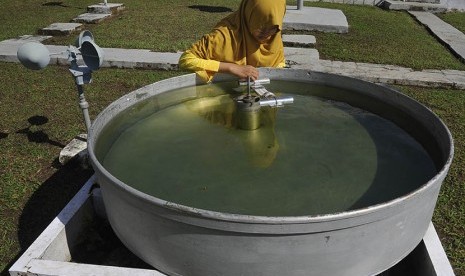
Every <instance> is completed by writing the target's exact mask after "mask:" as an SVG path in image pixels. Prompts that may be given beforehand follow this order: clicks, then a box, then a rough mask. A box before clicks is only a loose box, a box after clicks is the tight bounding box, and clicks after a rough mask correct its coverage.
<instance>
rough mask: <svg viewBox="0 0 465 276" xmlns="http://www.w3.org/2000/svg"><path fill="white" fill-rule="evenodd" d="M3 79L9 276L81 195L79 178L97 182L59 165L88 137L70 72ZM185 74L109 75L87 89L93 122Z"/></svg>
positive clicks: (7, 74)
mask: <svg viewBox="0 0 465 276" xmlns="http://www.w3.org/2000/svg"><path fill="white" fill-rule="evenodd" d="M0 72H2V74H0V118H2V120H1V121H0V137H1V138H0V151H1V152H2V154H1V155H0V183H1V185H0V224H1V225H2V228H1V231H0V271H2V270H4V269H5V268H7V265H8V264H9V263H10V262H11V261H12V259H13V258H14V257H15V256H16V255H17V254H19V253H20V252H21V251H22V250H24V249H26V247H27V246H29V244H30V242H32V241H33V239H35V238H36V237H37V235H38V234H40V232H41V231H42V230H43V229H44V228H45V226H46V225H47V224H48V223H50V221H51V220H52V219H53V217H54V216H56V215H57V214H58V212H59V211H60V210H61V209H62V208H63V207H64V205H65V204H66V202H67V200H69V199H70V197H71V196H72V195H74V193H75V192H76V191H77V189H78V188H79V183H75V182H74V181H73V180H74V178H79V177H81V178H82V177H83V176H86V175H87V176H89V171H87V170H81V169H79V168H74V167H69V168H67V167H65V168H63V167H60V166H58V165H57V162H56V158H57V157H58V154H59V152H60V150H61V148H62V147H63V146H64V145H66V144H67V143H68V142H69V141H70V140H71V139H72V138H73V137H74V136H75V135H77V134H79V133H84V131H85V126H84V123H83V119H82V113H81V110H80V109H79V107H78V103H77V90H76V87H75V85H74V80H73V78H72V77H71V75H70V73H69V72H68V69H67V68H66V67H57V66H49V67H47V68H46V69H44V70H41V71H30V70H27V69H25V68H24V67H22V66H21V65H19V64H15V63H0ZM181 73H182V72H174V71H171V72H169V71H160V72H154V71H141V70H121V69H101V70H99V71H98V72H95V73H94V78H93V80H94V82H93V83H92V84H91V85H88V86H85V94H86V99H87V100H88V101H89V103H90V107H89V111H90V115H91V117H92V118H94V117H95V116H96V115H97V113H98V112H100V111H101V110H103V108H104V107H105V106H107V105H108V104H109V103H110V102H112V101H113V100H115V99H117V98H119V97H120V96H122V95H124V94H126V93H128V92H130V91H133V90H135V89H136V88H138V87H141V86H143V85H146V84H150V83H153V82H155V81H157V80H160V79H165V78H168V77H171V76H175V75H179V74H181ZM57 76H59V77H57ZM61 182H63V183H61ZM60 183H61V185H58V184H60ZM70 183H74V184H73V186H70ZM80 184H82V183H80ZM41 191H43V192H41ZM45 191H47V192H45ZM36 205H37V206H36ZM31 206H35V207H34V208H33V207H31ZM39 210H41V211H39ZM34 214H36V216H34Z"/></svg>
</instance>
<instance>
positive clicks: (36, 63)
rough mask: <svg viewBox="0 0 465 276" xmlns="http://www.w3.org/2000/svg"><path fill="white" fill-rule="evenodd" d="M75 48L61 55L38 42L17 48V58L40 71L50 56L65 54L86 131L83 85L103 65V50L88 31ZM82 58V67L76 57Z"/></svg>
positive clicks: (87, 119) (89, 80)
mask: <svg viewBox="0 0 465 276" xmlns="http://www.w3.org/2000/svg"><path fill="white" fill-rule="evenodd" d="M75 44H76V45H75V46H72V45H70V46H69V47H68V49H67V50H66V51H64V52H61V53H50V52H49V50H48V49H47V47H46V46H45V45H43V44H42V43H39V42H28V43H25V44H23V45H21V46H20V47H19V48H18V52H17V57H18V59H19V61H20V62H21V64H22V65H24V66H25V67H26V68H28V69H32V70H40V69H43V68H45V67H47V65H48V64H49V63H50V56H53V55H62V54H64V53H67V55H68V61H69V62H70V68H69V71H70V73H71V74H72V75H73V77H74V79H75V82H76V85H77V89H78V95H79V106H80V107H81V109H82V112H83V115H84V121H85V124H86V128H87V131H89V129H90V126H91V121H90V117H89V112H88V110H87V109H88V107H89V104H88V103H87V101H86V99H85V97H84V89H83V87H82V86H83V85H84V84H87V83H90V82H91V81H92V75H91V73H92V71H96V70H98V69H99V68H100V66H102V63H103V50H102V49H101V48H100V47H99V46H97V44H95V42H94V37H93V35H92V33H91V32H90V31H87V30H86V31H82V32H81V33H80V34H79V36H78V37H77V39H76V42H75ZM79 55H80V56H81V57H82V60H83V61H84V65H78V58H77V57H78V56H79Z"/></svg>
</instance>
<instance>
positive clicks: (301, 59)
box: [284, 47, 320, 67]
mask: <svg viewBox="0 0 465 276" xmlns="http://www.w3.org/2000/svg"><path fill="white" fill-rule="evenodd" d="M284 56H285V58H286V63H287V64H290V65H291V67H292V66H296V65H300V66H304V65H305V64H307V65H308V64H313V63H317V62H318V60H319V59H320V54H319V53H318V50H316V49H309V48H295V47H284Z"/></svg>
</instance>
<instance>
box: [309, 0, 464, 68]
mask: <svg viewBox="0 0 465 276" xmlns="http://www.w3.org/2000/svg"><path fill="white" fill-rule="evenodd" d="M305 5H306V6H310V5H311V6H316V7H322V8H335V9H340V10H342V11H343V12H344V14H345V15H346V17H347V21H348V23H349V32H348V33H347V34H335V33H320V32H314V33H313V34H314V35H315V37H316V41H317V46H316V48H317V49H318V51H319V52H320V57H321V58H323V59H330V60H341V61H357V62H367V63H381V64H393V65H399V66H404V67H409V68H414V69H425V68H431V69H446V68H447V69H457V70H464V69H465V65H464V64H463V63H461V62H460V61H458V60H457V59H456V58H455V57H454V56H453V55H452V54H451V53H450V52H449V51H448V50H447V49H446V48H445V47H444V46H442V45H441V44H439V43H438V42H437V41H436V39H434V38H433V37H432V36H431V35H430V34H429V33H428V31H427V30H426V29H425V28H424V27H423V26H421V25H419V24H418V23H417V22H416V21H415V20H414V19H413V18H412V17H411V16H410V15H409V14H408V13H406V12H398V11H387V10H382V9H379V8H377V7H373V6H359V5H344V4H331V3H320V2H315V3H307V2H306V3H305Z"/></svg>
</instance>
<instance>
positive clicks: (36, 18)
mask: <svg viewBox="0 0 465 276" xmlns="http://www.w3.org/2000/svg"><path fill="white" fill-rule="evenodd" d="M239 2H240V0H193V1H182V0H132V1H130V2H128V3H125V5H126V7H127V10H126V11H125V12H123V13H121V14H120V15H118V16H116V17H114V18H113V19H111V20H108V21H105V22H104V23H101V24H98V25H87V26H86V28H87V29H90V30H91V31H92V32H93V34H94V36H95V38H96V42H97V43H98V44H99V45H100V46H102V47H127V48H144V49H152V50H157V51H179V50H183V49H185V48H186V47H188V45H190V44H191V43H192V42H194V41H195V40H196V39H197V38H199V37H200V36H201V35H202V34H203V33H205V32H208V31H209V30H210V29H211V27H212V26H213V25H214V24H215V23H216V22H217V21H218V20H219V19H220V18H222V17H224V16H225V15H227V14H228V13H229V12H230V11H232V10H235V9H236V8H237V6H238V3H239ZM90 4H95V2H93V1H87V0H85V1H82V0H79V1H78V0H64V1H62V2H47V1H39V0H29V1H13V0H7V1H4V3H2V9H0V40H4V39H8V38H13V37H17V36H19V35H24V34H35V33H36V32H37V30H38V29H39V28H42V27H45V26H48V25H49V24H51V23H54V22H68V21H69V20H70V19H72V18H74V17H75V16H77V15H78V14H81V13H83V12H85V8H86V6H87V5H90ZM306 5H312V6H319V7H327V8H337V9H341V10H342V11H343V12H344V14H345V15H346V16H347V19H348V22H349V25H350V29H349V33H348V34H326V33H319V32H312V33H313V34H314V35H315V36H316V37H317V46H316V47H317V48H318V50H319V52H320V55H321V56H322V58H325V59H332V60H343V61H357V62H372V63H385V64H395V65H400V66H405V67H411V68H416V69H445V68H447V69H458V70H465V65H464V64H463V63H460V62H459V61H458V60H457V59H455V58H454V57H453V55H451V54H450V53H449V52H448V51H447V50H446V49H445V47H443V46H442V45H440V44H439V43H438V42H437V41H436V40H435V39H434V38H432V37H431V36H430V35H429V34H428V32H427V31H426V30H425V28H424V27H422V26H420V25H419V24H418V23H416V22H415V20H413V18H411V16H409V15H408V14H407V13H404V12H390V11H383V10H380V9H379V8H376V7H369V6H352V5H337V4H327V3H306ZM205 6H206V10H207V11H205ZM173 7H174V9H173ZM173 10H174V12H173ZM464 16H465V14H460V13H453V14H444V15H441V17H442V18H444V20H446V21H448V22H450V23H451V24H453V25H454V26H456V27H457V28H459V29H460V28H463V27H464V24H465V23H464V22H465V19H464ZM453 18H457V19H453ZM449 20H450V21H449ZM454 20H455V21H454ZM11 22H15V24H11ZM461 30H462V31H464V29H461ZM74 39H75V35H72V36H69V37H64V38H53V39H51V40H49V41H48V42H47V43H51V44H62V45H68V44H72V43H74ZM0 72H2V73H1V74H0V118H2V120H0V151H1V153H2V154H1V155H0V224H2V228H1V229H0V271H3V272H2V275H7V270H8V268H9V267H10V266H11V264H12V263H13V262H14V261H15V260H16V258H17V257H19V255H20V254H21V253H22V252H23V250H25V249H26V248H27V247H28V246H29V245H30V243H31V242H32V241H33V240H34V239H35V238H36V237H37V236H38V235H39V234H40V232H41V231H42V230H43V229H44V228H45V227H46V225H48V223H50V221H51V220H52V219H53V217H55V216H56V214H57V213H58V212H59V211H60V210H61V209H62V208H63V206H64V205H65V204H66V203H67V202H68V201H69V199H70V198H71V197H72V196H73V195H74V194H75V192H76V191H77V190H78V189H79V188H80V186H81V185H82V184H83V183H84V182H85V180H87V178H88V177H89V176H90V175H91V173H92V171H91V170H89V169H87V170H86V169H82V168H80V167H79V166H76V165H75V164H70V165H67V166H64V167H63V166H60V165H59V164H57V160H56V159H57V157H58V153H59V151H60V150H61V148H62V147H63V146H64V145H65V144H66V143H68V142H69V141H70V140H71V139H72V138H73V137H74V136H75V135H76V134H79V133H83V132H84V131H85V126H84V124H83V120H82V115H81V111H80V109H79V107H78V104H77V93H76V88H75V85H74V82H73V79H72V77H71V76H70V74H69V72H68V69H67V67H58V66H49V67H47V68H46V69H44V70H42V71H30V70H26V69H24V68H23V67H22V66H21V65H19V64H14V63H0ZM178 74H182V72H165V71H146V70H121V69H101V70H99V71H98V72H95V73H94V74H93V77H94V82H93V83H92V84H91V85H88V86H85V92H86V98H87V100H88V101H89V103H90V105H91V106H90V109H89V111H90V113H91V117H92V118H94V117H95V116H96V115H97V113H98V112H100V111H101V110H102V109H103V108H104V107H105V106H106V105H108V104H109V103H110V102H112V101H113V100H115V99H117V98H119V97H120V96H121V95H123V94H125V93H128V92H130V91H132V90H134V89H136V88H138V87H141V86H143V85H146V84H149V83H153V82H155V81H157V80H159V79H164V78H168V77H171V76H174V75H178ZM57 76H59V77H57ZM399 89H400V90H401V91H403V92H404V93H406V94H408V95H410V96H412V97H413V98H415V99H417V100H419V101H420V102H422V103H424V104H425V105H427V106H428V107H430V108H431V109H432V110H433V111H434V112H436V113H437V114H438V115H439V116H440V117H441V118H442V119H443V120H444V121H445V123H446V124H447V125H448V127H449V128H450V129H451V131H452V135H453V137H454V139H455V151H456V152H455V158H454V162H453V165H452V167H451V170H450V173H449V175H448V177H447V178H446V180H445V183H444V185H443V188H442V189H441V194H440V198H439V201H438V205H437V207H436V210H435V215H434V223H435V226H436V228H437V230H438V232H439V233H440V236H441V240H442V242H443V246H444V247H445V249H446V252H447V254H448V256H449V258H450V260H451V262H452V264H453V266H454V269H455V272H456V274H457V275H465V229H464V227H465V226H464V225H465V203H464V201H463V198H465V197H464V196H465V195H464V193H465V188H464V182H465V181H464V174H463V168H464V167H465V136H464V135H465V131H464V126H465V114H464V112H463V108H464V107H465V93H464V92H465V91H463V90H462V91H458V90H440V89H423V88H422V89H420V88H415V87H400V88H399ZM70 179H71V180H72V181H69V180H70Z"/></svg>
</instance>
